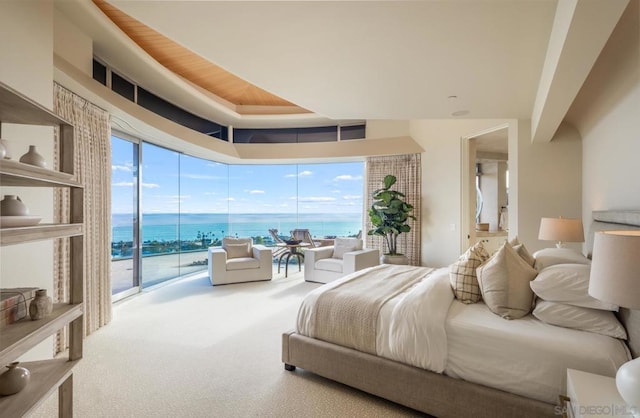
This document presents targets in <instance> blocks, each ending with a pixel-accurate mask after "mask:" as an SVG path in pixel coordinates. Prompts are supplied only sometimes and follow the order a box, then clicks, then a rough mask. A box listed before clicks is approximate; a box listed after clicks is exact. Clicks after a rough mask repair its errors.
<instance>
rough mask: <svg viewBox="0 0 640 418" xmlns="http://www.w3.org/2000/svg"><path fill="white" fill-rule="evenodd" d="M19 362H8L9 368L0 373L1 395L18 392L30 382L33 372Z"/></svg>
mask: <svg viewBox="0 0 640 418" xmlns="http://www.w3.org/2000/svg"><path fill="white" fill-rule="evenodd" d="M19 364H20V363H19V362H17V361H15V362H13V363H11V364H8V365H7V370H5V372H4V373H2V374H0V396H7V395H13V394H14V393H18V392H20V391H21V390H22V389H24V388H25V386H27V383H29V379H30V378H31V372H29V370H27V369H25V368H24V367H20V366H18V365H19Z"/></svg>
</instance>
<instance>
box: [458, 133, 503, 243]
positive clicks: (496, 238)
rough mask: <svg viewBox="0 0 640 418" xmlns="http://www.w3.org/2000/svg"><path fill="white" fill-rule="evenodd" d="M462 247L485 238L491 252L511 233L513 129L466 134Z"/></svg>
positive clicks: (484, 240)
mask: <svg viewBox="0 0 640 418" xmlns="http://www.w3.org/2000/svg"><path fill="white" fill-rule="evenodd" d="M462 145H463V161H464V162H465V164H463V174H462V178H463V179H464V180H463V187H462V190H463V196H462V202H463V211H462V213H463V215H462V216H463V220H462V234H463V236H462V239H461V246H462V248H461V251H465V250H466V249H467V248H469V247H470V246H471V245H473V244H475V243H476V242H479V241H482V242H483V244H484V245H485V248H487V250H488V251H489V253H491V252H493V251H495V250H497V249H498V248H499V247H500V246H501V245H502V243H503V242H504V241H506V240H507V239H508V234H509V175H508V173H509V129H508V125H501V126H497V127H494V128H491V129H489V130H486V131H483V132H479V133H476V134H474V135H472V136H469V137H466V138H463V144H462Z"/></svg>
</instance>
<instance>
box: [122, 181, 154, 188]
mask: <svg viewBox="0 0 640 418" xmlns="http://www.w3.org/2000/svg"><path fill="white" fill-rule="evenodd" d="M111 186H115V187H133V182H132V181H119V182H117V183H111ZM142 187H146V188H147V189H157V188H158V187H160V185H159V184H156V183H142Z"/></svg>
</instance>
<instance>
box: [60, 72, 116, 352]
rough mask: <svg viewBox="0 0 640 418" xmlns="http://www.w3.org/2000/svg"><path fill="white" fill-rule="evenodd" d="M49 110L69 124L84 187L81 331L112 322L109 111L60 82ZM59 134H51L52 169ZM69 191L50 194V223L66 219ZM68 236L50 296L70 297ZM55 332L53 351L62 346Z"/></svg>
mask: <svg viewBox="0 0 640 418" xmlns="http://www.w3.org/2000/svg"><path fill="white" fill-rule="evenodd" d="M54 111H55V112H56V113H57V114H58V115H60V116H61V117H63V118H65V119H66V120H68V121H69V122H70V123H71V124H73V126H74V150H75V151H74V154H75V155H74V179H75V180H77V181H78V182H80V183H81V184H82V185H83V186H84V240H83V241H84V242H83V248H84V298H83V299H84V335H85V336H86V335H89V334H91V333H92V332H93V331H95V330H97V329H98V328H100V327H102V326H104V325H106V324H107V323H109V321H110V320H111V127H110V116H109V113H108V112H106V111H105V110H103V109H100V108H99V107H97V106H95V105H93V104H92V103H90V102H88V101H86V100H85V99H83V98H82V97H80V96H78V95H76V94H74V93H73V92H71V91H69V90H67V89H66V88H64V87H62V86H60V85H59V84H57V83H56V84H54ZM59 148H60V138H59V132H58V129H56V133H55V150H54V155H55V156H56V157H55V161H54V166H55V169H59V166H60V161H58V150H59ZM69 196H70V193H69V189H66V188H58V189H56V191H55V192H54V221H55V222H63V223H64V222H69V219H68V218H69V205H70V198H69ZM69 252H70V243H69V239H59V240H56V242H55V244H54V300H55V301H57V302H64V301H68V300H69V288H70V276H69V270H70V269H69ZM66 340H67V338H66V335H65V334H64V333H60V334H59V335H58V338H57V342H56V348H55V351H56V352H61V351H64V350H65V349H66V347H67V343H66Z"/></svg>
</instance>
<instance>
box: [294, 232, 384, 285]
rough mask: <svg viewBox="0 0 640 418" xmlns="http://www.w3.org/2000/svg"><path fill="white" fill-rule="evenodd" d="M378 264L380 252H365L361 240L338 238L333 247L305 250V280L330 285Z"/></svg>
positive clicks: (374, 250)
mask: <svg viewBox="0 0 640 418" xmlns="http://www.w3.org/2000/svg"><path fill="white" fill-rule="evenodd" d="M378 264H380V253H379V252H378V250H376V249H364V250H363V249H362V240H361V239H358V238H336V239H335V242H334V245H332V246H328V247H319V248H312V249H308V250H305V252H304V279H305V280H306V281H308V282H317V283H329V282H332V281H334V280H336V279H339V278H340V277H343V276H346V275H347V274H349V273H353V272H354V271H358V270H362V269H364V268H366V267H372V266H377V265H378Z"/></svg>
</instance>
